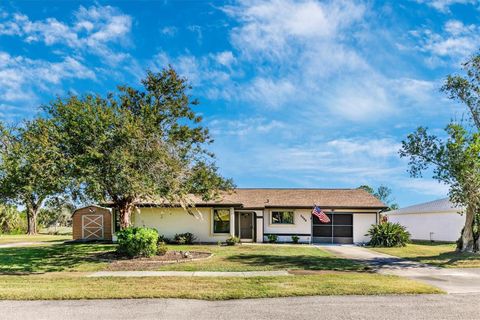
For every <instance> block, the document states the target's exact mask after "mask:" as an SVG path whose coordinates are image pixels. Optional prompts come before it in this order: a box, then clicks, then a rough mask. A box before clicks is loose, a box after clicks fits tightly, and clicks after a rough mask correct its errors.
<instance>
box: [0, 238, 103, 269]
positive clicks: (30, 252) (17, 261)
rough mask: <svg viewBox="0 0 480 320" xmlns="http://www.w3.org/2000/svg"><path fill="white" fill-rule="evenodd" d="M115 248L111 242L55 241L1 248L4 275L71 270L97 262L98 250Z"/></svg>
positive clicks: (0, 255)
mask: <svg viewBox="0 0 480 320" xmlns="http://www.w3.org/2000/svg"><path fill="white" fill-rule="evenodd" d="M108 250H112V246H108V245H98V244H95V245H92V244H54V245H48V246H35V247H12V248H1V249H0V274H3V275H8V274H19V273H20V274H28V273H43V272H59V271H67V270H71V269H73V268H75V267H79V266H81V265H82V264H89V265H95V264H99V263H101V261H98V260H95V259H91V256H92V255H93V254H95V253H97V252H101V251H108Z"/></svg>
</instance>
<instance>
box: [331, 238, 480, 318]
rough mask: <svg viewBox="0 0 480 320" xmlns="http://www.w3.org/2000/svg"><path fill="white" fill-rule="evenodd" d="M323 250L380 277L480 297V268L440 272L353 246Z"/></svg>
mask: <svg viewBox="0 0 480 320" xmlns="http://www.w3.org/2000/svg"><path fill="white" fill-rule="evenodd" d="M322 249H325V250H327V251H330V252H331V253H333V254H335V255H336V256H339V257H344V258H347V259H353V260H357V261H362V262H365V263H368V264H369V265H370V266H372V267H373V268H375V269H376V270H377V272H378V273H380V274H390V275H397V276H402V277H407V278H410V279H414V280H417V281H421V282H425V283H427V284H430V285H433V286H435V287H437V288H440V289H442V290H444V291H445V292H448V293H480V268H464V269H462V268H438V267H434V266H429V265H425V264H421V263H418V262H414V261H408V260H405V259H401V258H398V257H393V256H390V255H387V254H383V253H379V252H376V251H373V250H369V249H367V248H362V247H357V246H353V245H352V246H322ZM479 319H480V316H479Z"/></svg>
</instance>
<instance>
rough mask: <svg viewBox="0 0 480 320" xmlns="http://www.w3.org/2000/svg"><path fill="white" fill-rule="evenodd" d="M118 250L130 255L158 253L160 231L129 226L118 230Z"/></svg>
mask: <svg viewBox="0 0 480 320" xmlns="http://www.w3.org/2000/svg"><path fill="white" fill-rule="evenodd" d="M117 239H118V240H117V241H118V252H120V253H122V254H126V255H128V256H129V257H151V256H154V255H155V254H157V250H158V248H157V240H158V232H157V230H155V229H152V228H139V227H128V228H125V229H123V230H120V231H118V232H117Z"/></svg>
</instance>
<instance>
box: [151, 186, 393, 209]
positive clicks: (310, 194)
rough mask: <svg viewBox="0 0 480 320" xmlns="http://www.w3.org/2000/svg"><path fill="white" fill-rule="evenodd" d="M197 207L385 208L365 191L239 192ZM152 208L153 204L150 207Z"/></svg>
mask: <svg viewBox="0 0 480 320" xmlns="http://www.w3.org/2000/svg"><path fill="white" fill-rule="evenodd" d="M193 201H194V202H195V203H196V204H197V205H202V206H206V205H217V206H218V205H232V206H234V205H235V206H239V207H243V208H265V207H284V208H285V207H296V208H301V207H306V208H311V207H313V205H314V204H316V205H318V206H320V207H321V208H357V209H364V208H365V209H382V208H385V207H386V206H385V204H384V203H382V202H381V201H380V200H378V199H377V198H376V197H374V196H373V195H371V194H370V193H368V192H366V191H365V190H363V189H270V188H260V189H258V188H238V189H235V190H234V191H232V192H230V193H223V194H222V199H221V200H218V201H209V202H203V201H199V200H198V199H194V200H193ZM150 205H151V204H150Z"/></svg>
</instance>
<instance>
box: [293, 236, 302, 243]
mask: <svg viewBox="0 0 480 320" xmlns="http://www.w3.org/2000/svg"><path fill="white" fill-rule="evenodd" d="M298 240H300V237H299V236H292V242H293V243H298Z"/></svg>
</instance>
